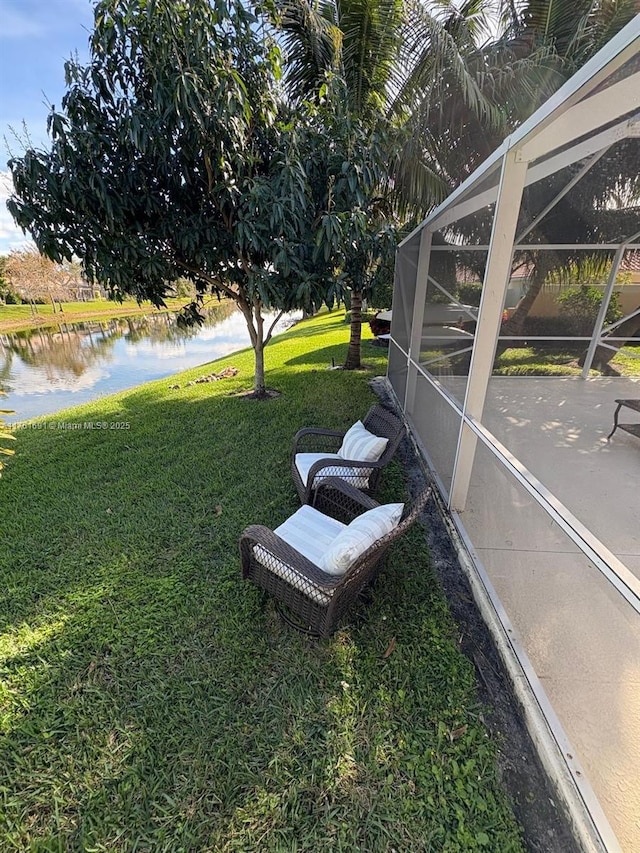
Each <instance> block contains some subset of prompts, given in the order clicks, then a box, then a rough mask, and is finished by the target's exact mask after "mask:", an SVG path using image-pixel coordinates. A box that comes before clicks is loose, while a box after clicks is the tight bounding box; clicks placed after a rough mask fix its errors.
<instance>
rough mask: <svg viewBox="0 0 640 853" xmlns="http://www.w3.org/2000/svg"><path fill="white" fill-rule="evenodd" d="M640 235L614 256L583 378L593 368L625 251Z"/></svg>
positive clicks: (639, 233)
mask: <svg viewBox="0 0 640 853" xmlns="http://www.w3.org/2000/svg"><path fill="white" fill-rule="evenodd" d="M639 236H640V232H638V233H636V234H634V235H633V236H632V237H629V238H628V239H627V240H625V241H624V243H622V245H621V246H620V247H619V248H618V250H617V251H616V253H615V255H614V256H613V263H612V265H611V271H610V272H609V278H608V280H607V286H606V287H605V289H604V293H603V294H602V302H601V303H600V310H599V311H598V316H597V318H596V323H595V326H594V329H593V335H592V336H591V342H590V344H589V349H588V350H587V354H586V356H585V359H584V366H583V368H582V374H581V376H582V378H583V379H587V377H588V376H589V371H590V370H591V365H592V364H593V357H594V356H595V354H596V349H597V348H598V344H599V343H600V338H601V337H602V328H603V326H604V321H605V317H606V316H607V311H608V309H609V302H611V294H612V293H613V288H614V286H615V283H616V278H617V275H618V272H619V270H620V264H621V263H622V259H623V258H624V253H625V252H626V251H627V249H628V248H629V244H630V243H633V241H634V240H637V239H638V237H639Z"/></svg>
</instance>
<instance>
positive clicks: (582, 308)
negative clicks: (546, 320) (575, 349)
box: [556, 284, 622, 336]
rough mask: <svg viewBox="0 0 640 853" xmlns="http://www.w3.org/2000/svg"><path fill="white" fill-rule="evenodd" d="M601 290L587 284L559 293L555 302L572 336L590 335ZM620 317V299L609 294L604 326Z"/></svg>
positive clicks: (599, 301)
mask: <svg viewBox="0 0 640 853" xmlns="http://www.w3.org/2000/svg"><path fill="white" fill-rule="evenodd" d="M602 296H603V293H602V290H601V289H600V288H598V287H592V286H591V285H588V284H582V285H580V287H572V288H570V289H569V290H565V291H563V292H562V293H559V294H558V296H557V297H556V301H557V303H558V305H559V306H560V309H561V310H562V312H563V315H564V317H563V319H564V318H566V319H567V321H568V322H569V324H570V328H571V333H572V334H574V335H585V336H586V335H590V334H591V333H592V332H593V326H594V324H595V322H596V317H597V316H598V311H599V310H600V304H601V303H602ZM621 317H622V310H621V308H620V299H619V297H618V294H617V293H612V294H611V301H610V302H609V307H608V309H607V314H606V317H605V325H609V324H611V323H615V321H616V320H619V319H620V318H621Z"/></svg>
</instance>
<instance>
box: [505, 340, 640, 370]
mask: <svg viewBox="0 0 640 853" xmlns="http://www.w3.org/2000/svg"><path fill="white" fill-rule="evenodd" d="M584 349H585V347H584V346H577V347H574V348H573V349H567V348H566V347H564V348H563V347H562V345H560V346H555V347H554V346H553V345H547V346H546V347H542V346H540V347H534V346H523V347H511V348H509V349H506V350H504V352H502V353H500V355H499V356H498V357H497V358H496V362H495V365H494V368H493V375H494V376H580V375H581V374H582V368H581V367H580V366H579V365H578V358H579V357H580V355H581V354H582V352H583V351H584ZM610 366H611V368H612V370H614V371H616V373H618V374H619V375H620V376H640V346H635V345H628V346H625V347H624V349H623V350H622V351H621V352H619V353H617V354H616V355H615V356H614V357H613V358H612V359H611V363H610ZM590 375H591V376H601V375H602V373H601V371H600V370H593V369H592V370H591V371H590Z"/></svg>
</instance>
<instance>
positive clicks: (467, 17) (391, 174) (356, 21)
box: [277, 0, 500, 368]
mask: <svg viewBox="0 0 640 853" xmlns="http://www.w3.org/2000/svg"><path fill="white" fill-rule="evenodd" d="M481 6H482V3H480V2H477V0H476V2H472V3H468V4H467V7H468V8H467V7H465V8H464V9H463V10H462V11H461V12H460V11H458V10H456V9H455V7H454V6H453V3H448V2H446V3H443V4H440V6H439V10H440V12H442V10H444V11H445V12H446V14H445V15H442V14H440V15H435V14H431V13H430V12H428V11H426V10H425V9H423V8H422V7H420V6H419V5H417V4H416V3H415V2H414V0H342V2H340V3H338V2H337V0H321V2H319V3H317V2H313V0H281V2H280V4H279V17H278V20H277V24H278V26H279V29H280V31H281V41H282V44H283V46H284V50H285V67H286V74H285V83H286V87H287V92H288V95H289V98H290V99H291V100H292V102H294V103H296V102H300V101H303V100H314V99H317V100H322V98H323V97H325V96H326V93H327V91H328V90H330V89H331V86H330V85H329V86H328V85H327V81H328V80H330V78H331V77H332V76H338V77H339V78H341V80H342V82H343V86H342V88H341V91H343V92H344V93H345V103H341V104H340V110H346V111H347V112H348V113H349V115H350V117H351V118H352V120H356V121H358V122H359V123H360V124H361V125H363V126H364V127H366V128H367V129H368V130H369V132H370V133H371V138H372V139H373V138H379V137H380V136H381V135H384V136H385V137H386V138H387V139H388V140H391V145H389V147H388V148H387V150H386V152H385V153H384V163H385V169H386V174H387V176H388V178H392V181H388V182H387V183H386V186H382V185H378V186H371V188H370V189H371V193H372V204H371V205H369V207H368V209H367V215H368V216H369V218H370V221H371V225H372V235H371V236H372V237H373V236H375V234H376V233H382V232H383V231H384V228H383V223H382V222H380V221H378V219H379V217H377V216H376V215H375V211H377V212H380V211H384V210H387V211H392V210H393V207H392V205H391V198H390V196H391V195H393V197H394V200H395V201H396V205H395V209H396V210H400V211H401V212H403V213H407V212H408V210H409V208H410V207H413V208H415V202H416V198H417V195H418V194H417V193H415V192H414V193H413V197H412V198H411V200H410V201H409V202H408V203H407V201H406V199H407V197H408V194H407V191H406V189H405V184H407V178H406V175H408V174H409V173H410V174H411V175H415V174H416V173H418V172H419V173H420V177H421V187H423V188H424V192H425V194H426V198H427V203H426V206H427V207H428V206H430V205H431V204H432V203H433V202H434V201H437V200H439V199H440V198H442V197H444V195H446V193H447V191H448V188H447V187H446V182H445V181H443V180H442V177H441V176H439V175H438V174H437V172H436V171H435V170H433V169H430V168H429V166H428V165H427V166H426V168H423V165H424V163H425V158H424V157H422V158H419V160H418V162H415V161H413V168H412V169H411V171H410V172H409V170H407V169H403V165H404V163H405V162H406V160H407V157H409V158H412V155H413V149H412V146H413V136H412V135H413V133H414V126H413V125H412V124H411V123H410V122H409V121H408V119H410V118H411V116H412V115H414V114H415V106H416V103H414V102H416V98H417V95H418V92H419V89H420V87H421V86H422V84H423V82H424V80H425V79H429V80H433V79H437V78H438V77H439V75H440V72H441V69H444V68H447V69H449V73H450V77H451V79H452V81H453V82H454V83H455V86H456V91H458V92H459V93H460V96H461V97H462V99H463V102H464V106H465V109H466V111H467V112H468V113H469V114H470V115H474V116H477V117H478V120H480V117H484V118H485V120H487V121H489V122H490V123H491V122H497V121H498V120H499V119H500V112H499V111H498V110H496V109H495V108H494V106H493V104H492V102H491V101H490V99H488V98H487V97H486V96H485V94H484V93H483V91H482V87H481V86H480V85H478V82H477V80H476V75H475V73H469V71H468V69H467V65H466V61H465V57H464V55H463V54H464V51H466V52H468V53H473V54H474V55H476V54H477V53H478V51H477V47H476V42H475V39H476V37H477V32H478V30H479V28H480V26H481V22H482V21H483V20H484V19H483V18H482V16H481V15H480V14H479V10H480V7H481ZM472 12H473V13H474V14H471V13H472ZM476 12H477V14H476ZM485 23H486V22H485ZM460 44H463V45H464V51H461V49H460ZM417 45H420V46H421V47H420V50H419V51H418V50H417V49H415V48H416V46H417ZM418 100H419V101H420V103H421V102H422V96H421V97H420V99H418ZM398 150H400V151H401V152H402V154H401V155H400V156H398V154H397V151H398ZM391 185H394V192H393V194H391V193H390V191H389V190H390V186H391ZM374 197H375V198H374ZM398 202H399V204H398ZM418 204H419V205H421V206H422V207H425V203H424V200H423V199H420V201H419V202H418ZM387 215H389V213H387ZM374 244H375V240H373V241H370V244H369V246H368V247H367V249H366V250H363V248H362V246H361V245H358V246H355V247H354V251H353V255H354V257H353V258H352V259H351V261H350V262H347V263H346V264H345V266H344V270H343V274H345V275H346V279H347V286H348V289H349V291H350V295H351V308H352V311H351V319H352V326H351V336H350V344H349V349H348V353H347V360H346V363H345V367H347V368H352V367H359V366H360V322H361V320H360V318H361V315H360V305H361V300H362V296H363V292H364V291H363V289H362V288H363V286H364V284H363V283H364V282H367V281H370V280H372V277H373V275H372V273H373V270H374V268H375V264H376V259H375V252H372V247H373V246H374ZM367 265H368V266H367ZM365 266H366V267H367V269H365Z"/></svg>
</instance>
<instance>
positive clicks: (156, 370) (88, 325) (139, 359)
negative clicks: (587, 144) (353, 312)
mask: <svg viewBox="0 0 640 853" xmlns="http://www.w3.org/2000/svg"><path fill="white" fill-rule="evenodd" d="M293 321H294V318H293V317H291V316H289V317H288V318H283V321H281V322H282V326H281V328H285V327H286V325H287V324H290V323H291V322H293ZM248 345H249V335H248V332H247V328H246V325H245V321H244V317H243V316H242V314H240V312H239V311H237V309H236V308H235V305H234V304H233V303H230V302H223V303H220V305H216V306H214V307H213V308H211V309H210V310H209V311H208V312H207V317H206V320H205V323H204V325H203V326H202V327H199V328H198V327H192V328H188V329H183V328H180V327H179V326H178V324H177V323H176V320H175V317H174V315H173V314H154V315H148V316H136V317H124V318H118V319H112V320H108V321H103V322H97V321H92V322H84V323H70V324H62V325H60V326H53V327H46V328H38V329H29V330H27V331H23V332H15V333H12V334H2V335H0V388H1V389H3V390H5V391H6V392H7V397H6V398H3V408H5V407H6V408H8V409H14V410H15V415H13V416H9V417H8V418H6V420H7V422H17V421H23V420H26V419H28V418H32V417H35V416H37V415H43V414H48V413H51V412H55V411H58V410H59V409H62V408H66V407H67V406H75V405H79V404H81V403H84V402H87V401H88V400H93V399H95V398H96V397H100V396H103V395H104V394H111V393H113V392H115V391H120V390H123V389H125V388H131V387H133V386H134V385H138V384H140V383H142V382H147V381H149V380H152V379H159V378H162V377H163V376H169V375H171V374H172V373H176V372H178V371H180V370H184V369H186V368H189V367H194V366H196V365H198V364H203V363H204V362H207V361H211V360H212V359H215V358H220V357H221V356H223V355H227V354H228V353H230V352H233V351H234V350H237V349H242V348H244V347H246V346H248Z"/></svg>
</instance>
